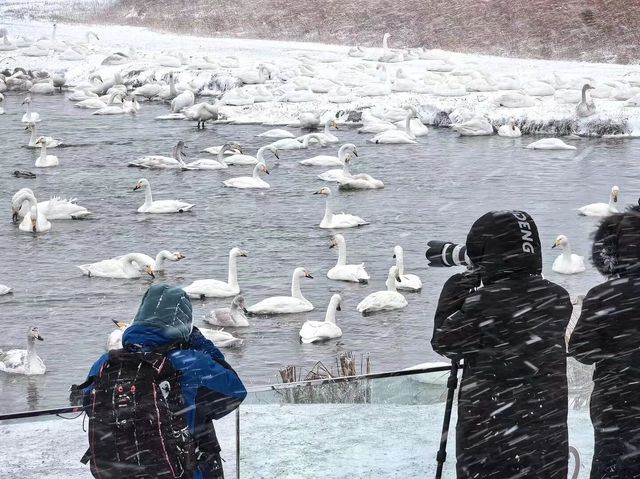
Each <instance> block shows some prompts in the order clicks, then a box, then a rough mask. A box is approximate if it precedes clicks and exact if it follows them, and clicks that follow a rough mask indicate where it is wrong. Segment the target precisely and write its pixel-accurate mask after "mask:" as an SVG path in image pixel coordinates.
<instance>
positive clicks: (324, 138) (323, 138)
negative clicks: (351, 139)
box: [298, 119, 340, 146]
mask: <svg viewBox="0 0 640 479" xmlns="http://www.w3.org/2000/svg"><path fill="white" fill-rule="evenodd" d="M329 128H335V129H336V130H337V129H338V124H337V123H336V121H335V120H333V119H328V120H327V121H326V122H325V123H324V131H323V132H322V133H316V135H317V136H318V137H319V138H318V141H319V142H320V143H321V144H322V146H324V145H325V144H327V143H338V142H339V141H340V139H339V138H338V137H337V136H336V135H334V134H333V133H331V131H330V130H329ZM305 136H306V135H305ZM301 139H302V141H304V136H303V137H302V138H298V140H301Z"/></svg>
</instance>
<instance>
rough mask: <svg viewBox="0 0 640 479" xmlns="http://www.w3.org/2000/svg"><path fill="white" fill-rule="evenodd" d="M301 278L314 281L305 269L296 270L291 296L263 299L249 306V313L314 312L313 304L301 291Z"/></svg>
mask: <svg viewBox="0 0 640 479" xmlns="http://www.w3.org/2000/svg"><path fill="white" fill-rule="evenodd" d="M300 278H311V279H313V276H311V273H309V272H308V271H307V270H305V269H304V268H296V269H295V270H294V271H293V277H292V278H291V296H272V297H270V298H267V299H263V300H262V301H260V302H259V303H256V304H254V305H253V306H249V308H248V311H249V312H250V313H252V314H291V313H304V312H306V311H312V310H313V304H311V302H310V301H308V300H307V299H305V297H304V296H302V291H300Z"/></svg>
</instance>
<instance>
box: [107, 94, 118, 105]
mask: <svg viewBox="0 0 640 479" xmlns="http://www.w3.org/2000/svg"><path fill="white" fill-rule="evenodd" d="M119 94H120V92H119V91H114V92H113V93H112V94H111V95H110V96H109V101H107V106H111V105H113V102H114V100H115V99H116V97H117V96H118V95H119Z"/></svg>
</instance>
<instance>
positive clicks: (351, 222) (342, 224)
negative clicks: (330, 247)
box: [314, 186, 369, 229]
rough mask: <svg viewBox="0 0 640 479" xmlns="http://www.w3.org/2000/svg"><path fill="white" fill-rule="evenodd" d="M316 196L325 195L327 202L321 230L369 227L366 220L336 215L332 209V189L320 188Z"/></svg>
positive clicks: (346, 215) (340, 214) (341, 214)
mask: <svg viewBox="0 0 640 479" xmlns="http://www.w3.org/2000/svg"><path fill="white" fill-rule="evenodd" d="M314 195H324V196H325V197H326V198H327V200H326V205H325V210H324V217H323V218H322V221H320V228H325V229H334V228H336V229H337V228H353V227H355V226H362V225H368V224H369V223H367V222H366V221H365V220H363V219H362V218H360V217H359V216H355V215H350V214H346V213H339V214H334V213H333V208H332V207H331V196H332V194H331V188H328V187H326V186H324V187H322V188H320V189H319V190H318V191H316V192H315V193H314Z"/></svg>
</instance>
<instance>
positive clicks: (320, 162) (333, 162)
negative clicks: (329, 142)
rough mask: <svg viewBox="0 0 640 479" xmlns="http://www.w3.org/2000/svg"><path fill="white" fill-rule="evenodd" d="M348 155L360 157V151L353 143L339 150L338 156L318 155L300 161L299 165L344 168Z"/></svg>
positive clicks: (346, 144)
mask: <svg viewBox="0 0 640 479" xmlns="http://www.w3.org/2000/svg"><path fill="white" fill-rule="evenodd" d="M347 153H351V154H352V155H355V156H358V150H357V149H356V145H354V144H353V143H345V144H344V145H342V146H341V147H340V149H339V150H338V156H330V155H318V156H314V157H312V158H307V159H306V160H300V161H299V162H298V163H300V164H301V165H305V166H342V165H344V160H345V158H346V155H347Z"/></svg>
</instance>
